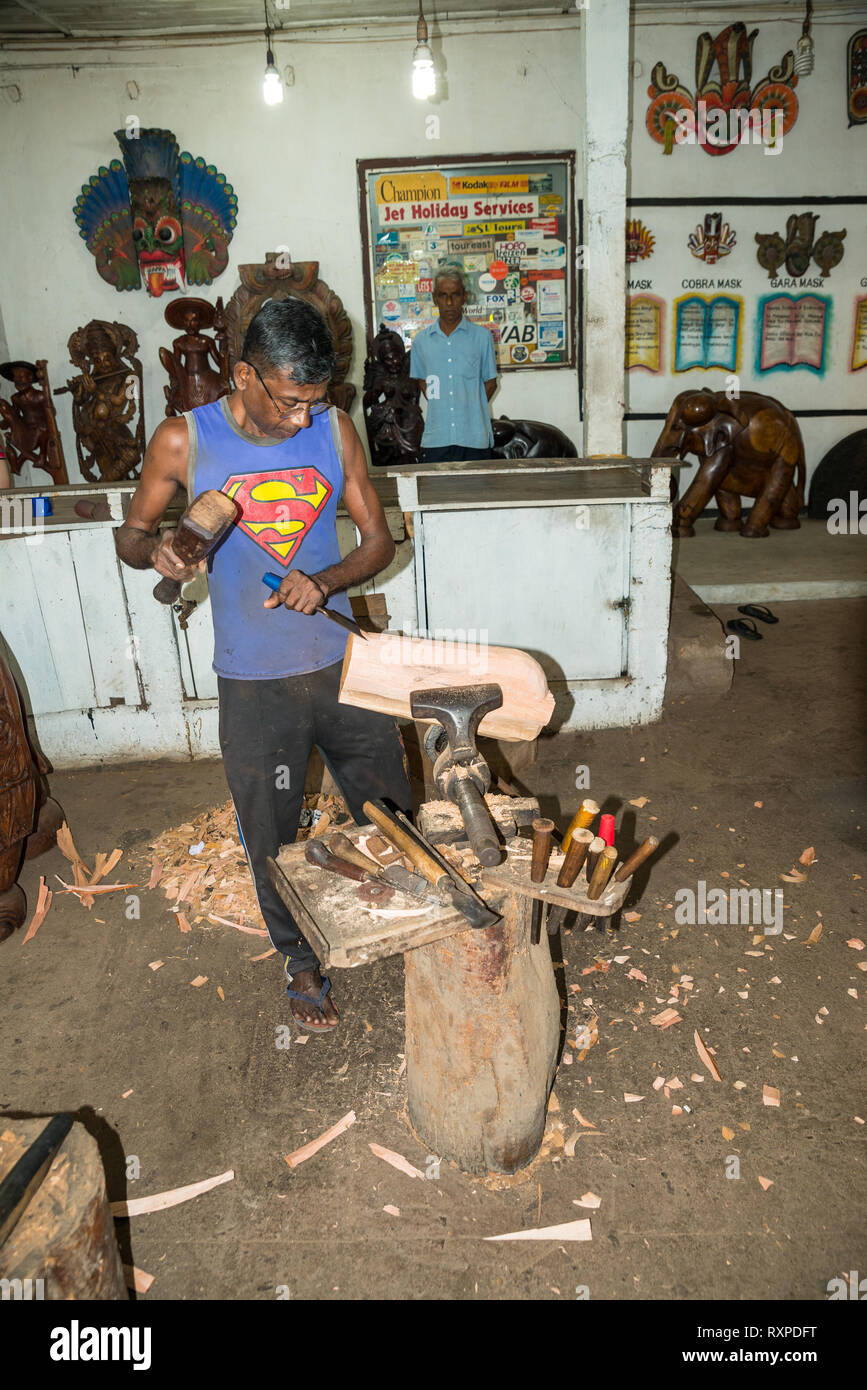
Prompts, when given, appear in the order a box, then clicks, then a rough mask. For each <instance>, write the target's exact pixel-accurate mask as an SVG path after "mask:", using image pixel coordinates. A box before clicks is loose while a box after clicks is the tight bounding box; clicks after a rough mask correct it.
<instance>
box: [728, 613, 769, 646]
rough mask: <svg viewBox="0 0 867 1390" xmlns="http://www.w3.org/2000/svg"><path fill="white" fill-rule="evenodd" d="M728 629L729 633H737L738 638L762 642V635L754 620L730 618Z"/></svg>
mask: <svg viewBox="0 0 867 1390" xmlns="http://www.w3.org/2000/svg"><path fill="white" fill-rule="evenodd" d="M726 627H727V628H728V630H729V632H736V633H737V635H738V637H744V638H746V640H747V641H748V642H761V640H762V634H761V633H760V632H759V630H758V628H757V627H756V625H755V623H754V622H753V620H752V618H729V620H728V622H727V623H726Z"/></svg>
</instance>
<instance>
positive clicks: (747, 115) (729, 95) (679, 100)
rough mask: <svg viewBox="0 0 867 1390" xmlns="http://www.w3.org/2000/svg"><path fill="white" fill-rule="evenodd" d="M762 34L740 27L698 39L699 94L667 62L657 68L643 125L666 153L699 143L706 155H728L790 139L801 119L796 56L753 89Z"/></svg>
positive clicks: (787, 56)
mask: <svg viewBox="0 0 867 1390" xmlns="http://www.w3.org/2000/svg"><path fill="white" fill-rule="evenodd" d="M758 32H759V31H758V29H753V30H752V32H751V33H749V34H748V33H747V30H746V25H744V24H742V23H740V22H738V23H737V24H730V25H728V27H727V28H726V29H723V30H722V31H721V32H720V33H719V34H717V36H716V38H713V37H712V36H711V34H709V33H704V34H700V35H699V37H698V40H697V41H696V46H695V78H696V81H695V92H691V91H690V90H689V88H688V87H685V86H684V85H683V84H682V83H681V81H680V78H679V77H678V76H677V75H676V74H675V73H670V72H668V70H667V68H666V66H665V64H664V63H663V62H659V63H656V64H655V65H654V68H653V71H652V73H651V76H650V86H649V87H648V89H647V95H648V96H649V97H650V105H649V106H648V108H647V115H646V117H645V124H646V126H647V133H648V135H650V137H651V138H652V139H653V140H655V141H656V142H657V144H659V145H662V146H663V147H664V152H665V154H671V153H672V151H673V149H674V146H675V145H682V144H699V145H701V147H702V149H703V150H704V152H705V154H711V155H723V154H730V153H731V151H732V150H733V149H736V148H737V146H738V145H739V144H741V143H742V142H746V141H748V140H750V139H752V142H753V143H754V144H756V143H759V142H762V143H765V144H771V143H772V142H773V140H774V139H775V138H777V137H779V138H781V137H782V136H785V135H788V133H789V131H790V130H791V128H792V126H793V125H794V124H795V121H796V119H797V115H798V98H797V97H796V96H795V87H796V86H797V82H798V78H797V75H796V73H795V55H794V53H792V52H791V51H790V52H788V53H786V54H784V56H783V60H782V62H781V63H780V64H779V65H778V66H777V67H773V68H771V70H770V72H769V73H768V75H767V77H764V78H763V79H762V80H761V81H760V82H758V83H757V84H756V85H755V87H753V85H752V74H753V44H754V43H755V39H756V35H757V34H758ZM715 71H716V73H717V77H714V72H715ZM775 113H781V114H775Z"/></svg>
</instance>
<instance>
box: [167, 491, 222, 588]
mask: <svg viewBox="0 0 867 1390" xmlns="http://www.w3.org/2000/svg"><path fill="white" fill-rule="evenodd" d="M240 515H241V509H240V507H239V506H238V504H237V502H235V501H233V500H232V498H231V497H227V496H226V494H225V493H224V492H218V491H217V490H216V488H209V489H208V491H207V492H201V493H199V496H198V497H197V498H196V499H195V501H193V502H191V503H190V505H189V507H187V510H186V511H185V512H184V514H183V516H182V517H181V519H180V521H179V522H178V529H177V531H176V532H175V534H174V536H173V537H172V550H173V551H174V552H175V554H176V555H177V557H178V559H179V560H183V562H184V564H185V565H197V564H198V563H199V562H200V561H201V560H204V559H205V556H206V555H209V554H210V553H211V551H212V550H213V548H214V546H215V545H216V544H217V542H218V541H220V540H222V538H223V536H224V535H225V534H226V532H227V531H228V529H229V527H230V526H233V525H234V523H235V522H236V521H237V519H238V517H239V516H240ZM185 582H186V581H184V580H181V581H179V580H177V579H168V578H164V579H161V580H160V581H159V583H158V584H157V585H156V586H155V588H154V598H155V599H157V601H158V602H159V603H176V602H177V600H178V598H179V597H180V593H181V585H182V584H183V583H185Z"/></svg>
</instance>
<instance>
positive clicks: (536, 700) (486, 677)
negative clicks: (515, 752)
mask: <svg viewBox="0 0 867 1390" xmlns="http://www.w3.org/2000/svg"><path fill="white" fill-rule="evenodd" d="M491 683H493V684H496V685H499V686H500V687H501V689H502V691H503V704H502V706H501V707H500V709H495V710H492V711H491V712H490V713H489V714H486V715H485V717H484V719H483V720H482V722H481V724H480V725H479V728H478V733H479V734H484V735H487V736H488V737H490V738H499V739H504V740H506V741H520V740H522V739H534V738H536V737H537V736H538V735H539V733H540V732H541V730H542V729H544V727H545V725H546V724H547V723H548V720H549V719H550V718H551V715H552V714H553V712H554V696H553V695H552V694H551V692H550V690H549V689H548V683H547V681H546V679H545V672H544V671H543V670H542V667H541V666H540V665H539V663H538V661H536V660H535V659H534V658H533V657H532V656H530V655H528V653H527V652H522V651H518V650H517V649H516V648H514V647H489V646H484V645H476V646H474V645H472V644H461V643H459V642H452V641H440V640H435V639H433V638H427V637H404V636H403V634H402V633H399V632H383V633H370V634H368V636H367V637H366V638H359V637H354V636H353V637H350V639H349V641H348V643H347V645H346V655H345V657H344V659H343V671H342V673H341V676H340V700H341V702H342V703H343V704H345V705H358V706H360V707H361V708H362V709H372V710H378V711H379V712H380V713H382V714H391V715H394V716H395V718H403V719H409V718H411V710H410V696H411V695H412V692H413V691H414V690H425V689H430V688H431V687H436V688H442V687H443V686H450V687H451V686H464V685H470V686H472V685H487V684H491Z"/></svg>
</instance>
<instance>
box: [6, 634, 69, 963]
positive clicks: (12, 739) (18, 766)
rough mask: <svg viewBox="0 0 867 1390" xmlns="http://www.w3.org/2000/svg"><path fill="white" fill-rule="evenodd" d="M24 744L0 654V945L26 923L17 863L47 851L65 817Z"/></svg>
mask: <svg viewBox="0 0 867 1390" xmlns="http://www.w3.org/2000/svg"><path fill="white" fill-rule="evenodd" d="M37 758H38V755H37V756H36V757H35V756H34V754H33V752H32V750H31V748H30V744H29V742H28V740H27V732H26V729H25V725H24V716H23V714H22V712H21V704H20V701H19V699H18V691H17V689H16V686H15V682H14V680H13V679H12V672H11V671H10V670H9V667H8V665H7V664H6V662H5V661H4V659H3V656H2V654H0V941H5V939H6V937H7V936H10V935H11V933H12V932H14V931H16V930H17V929H18V927H20V926H21V924H22V922H23V921H24V917H25V913H26V910H27V902H26V899H25V897H24V892H23V890H22V889H21V888H20V887H19V885H18V884H17V883H16V881H15V880H16V879H17V877H18V871H19V869H20V868H21V861H22V859H24V858H27V859H32V858H33V857H34V856H35V855H37V854H43V853H44V851H45V850H47V849H50V847H51V846H52V845H53V844H54V842H55V840H56V839H57V832H58V830H59V829H60V826H61V824H62V822H63V812H62V811H61V809H60V807H59V806H58V804H57V802H56V801H52V800H51V799H50V798H49V797H48V783H47V781H46V778H45V773H46V771H47V769H46V767H45V766H44V765H43V764H42V762H41V759H40V760H37Z"/></svg>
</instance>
